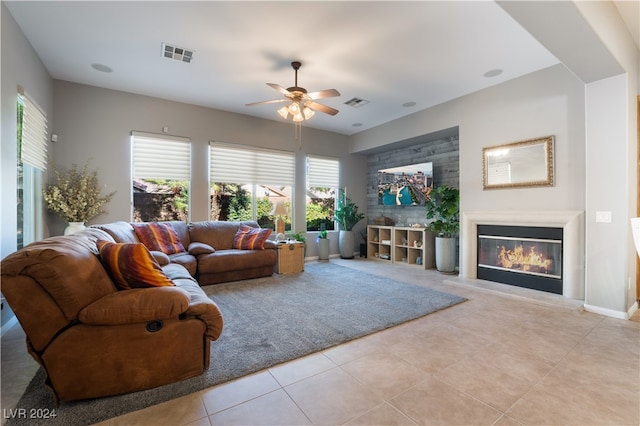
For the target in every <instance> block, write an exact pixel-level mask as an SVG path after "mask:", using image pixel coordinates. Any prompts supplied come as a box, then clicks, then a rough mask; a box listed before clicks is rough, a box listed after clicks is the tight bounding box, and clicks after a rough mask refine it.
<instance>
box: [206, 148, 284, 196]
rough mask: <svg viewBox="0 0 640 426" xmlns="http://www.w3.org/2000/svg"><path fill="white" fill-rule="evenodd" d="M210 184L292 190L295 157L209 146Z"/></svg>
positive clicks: (280, 153)
mask: <svg viewBox="0 0 640 426" xmlns="http://www.w3.org/2000/svg"><path fill="white" fill-rule="evenodd" d="M209 145H210V164H209V173H210V178H211V182H226V183H240V184H263V185H283V186H294V184H295V170H296V164H295V155H294V154H293V153H292V152H286V151H275V150H266V149H260V148H255V147H249V146H242V145H234V144H228V143H222V142H210V144H209Z"/></svg>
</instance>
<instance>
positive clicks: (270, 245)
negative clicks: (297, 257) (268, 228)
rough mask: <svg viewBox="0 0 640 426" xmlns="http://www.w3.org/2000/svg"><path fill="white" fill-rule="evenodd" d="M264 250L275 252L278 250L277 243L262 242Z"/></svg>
mask: <svg viewBox="0 0 640 426" xmlns="http://www.w3.org/2000/svg"><path fill="white" fill-rule="evenodd" d="M264 248H265V249H273V250H276V249H277V248H278V243H276V242H275V241H271V240H267V241H265V242H264Z"/></svg>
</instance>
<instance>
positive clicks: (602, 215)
mask: <svg viewBox="0 0 640 426" xmlns="http://www.w3.org/2000/svg"><path fill="white" fill-rule="evenodd" d="M596 222H599V223H611V212H608V211H598V212H596Z"/></svg>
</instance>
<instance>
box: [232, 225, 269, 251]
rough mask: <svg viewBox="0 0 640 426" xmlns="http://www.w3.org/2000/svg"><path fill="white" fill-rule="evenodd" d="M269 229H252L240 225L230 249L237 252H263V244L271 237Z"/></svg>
mask: <svg viewBox="0 0 640 426" xmlns="http://www.w3.org/2000/svg"><path fill="white" fill-rule="evenodd" d="M271 231H272V230H271V229H268V228H264V229H263V228H252V227H250V226H247V225H240V228H238V231H237V232H236V236H235V237H234V239H233V244H232V248H234V249H239V250H264V242H265V241H267V238H269V235H271Z"/></svg>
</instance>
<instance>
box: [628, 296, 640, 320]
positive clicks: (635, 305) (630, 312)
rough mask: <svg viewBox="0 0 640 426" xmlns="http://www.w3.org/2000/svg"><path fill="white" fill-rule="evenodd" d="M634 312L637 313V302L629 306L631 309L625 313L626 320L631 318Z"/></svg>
mask: <svg viewBox="0 0 640 426" xmlns="http://www.w3.org/2000/svg"><path fill="white" fill-rule="evenodd" d="M636 312H638V301H637V300H636V302H635V303H634V304H633V305H631V307H630V308H629V310H628V311H627V319H629V318H631V317H632V316H633V314H635V313H636Z"/></svg>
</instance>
